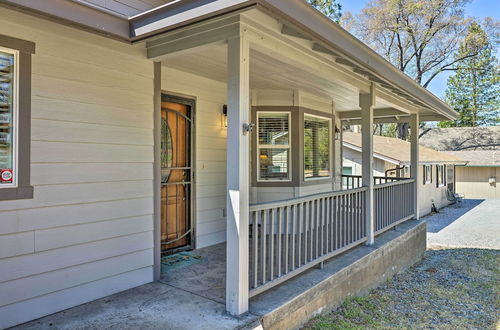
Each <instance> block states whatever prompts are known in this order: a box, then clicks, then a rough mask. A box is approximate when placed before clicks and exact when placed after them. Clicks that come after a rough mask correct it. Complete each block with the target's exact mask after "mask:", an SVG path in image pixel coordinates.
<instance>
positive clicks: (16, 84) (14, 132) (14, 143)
mask: <svg viewBox="0 0 500 330" xmlns="http://www.w3.org/2000/svg"><path fill="white" fill-rule="evenodd" d="M0 51H2V52H4V53H7V54H11V55H14V79H13V81H12V83H13V86H14V88H13V91H14V95H13V97H12V99H13V101H14V102H13V109H12V172H13V177H12V183H8V184H0V189H5V188H17V187H18V168H17V167H18V166H17V165H18V154H19V153H18V145H19V141H18V140H19V132H18V131H19V129H18V126H19V123H18V118H19V51H18V50H16V49H10V48H5V47H0Z"/></svg>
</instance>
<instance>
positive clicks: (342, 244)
mask: <svg viewBox="0 0 500 330" xmlns="http://www.w3.org/2000/svg"><path fill="white" fill-rule="evenodd" d="M414 181H415V180H413V179H404V180H401V179H397V180H396V181H394V182H387V183H384V184H380V185H376V186H374V213H375V219H374V222H375V229H374V231H375V235H377V234H380V233H382V232H384V231H386V230H388V229H390V228H393V227H395V226H396V225H397V224H399V223H401V222H403V221H406V220H408V219H411V218H412V217H413V184H414V183H415V182H414ZM367 190H368V188H367V187H360V188H354V189H350V190H343V191H334V192H329V193H323V194H316V195H310V196H305V197H300V198H294V199H289V200H284V201H277V202H269V203H260V204H252V205H250V217H249V222H250V228H249V272H250V273H249V283H250V287H249V296H250V297H252V296H255V295H257V294H259V293H261V292H264V291H266V290H268V289H270V288H271V287H273V286H275V285H278V284H280V283H282V282H283V281H286V280H287V279H289V278H291V277H293V276H295V275H298V274H300V273H301V272H303V271H305V270H307V269H309V268H311V267H314V266H315V265H318V264H320V263H322V262H323V261H325V260H327V259H329V258H331V257H333V256H335V255H338V254H340V253H342V252H344V251H346V250H348V249H351V248H353V247H355V246H357V245H360V244H362V243H364V242H366V240H367V238H366V237H367V236H366V234H367V233H366V222H365V200H366V191H367Z"/></svg>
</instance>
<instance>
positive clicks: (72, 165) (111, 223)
mask: <svg viewBox="0 0 500 330" xmlns="http://www.w3.org/2000/svg"><path fill="white" fill-rule="evenodd" d="M0 30H1V31H2V33H3V34H8V35H9V36H12V37H16V38H20V39H25V40H30V41H33V42H35V43H36V54H34V55H33V57H32V131H31V138H32V145H31V161H32V168H31V182H32V184H33V186H34V198H33V199H28V200H17V201H0V328H3V327H6V326H11V325H14V324H16V323H20V322H25V321H28V320H30V319H33V318H36V317H40V316H43V315H46V314H50V313H54V312H56V311H59V310H61V309H66V308H69V307H71V306H74V305H77V304H81V303H83V302H86V301H89V300H92V299H96V298H99V297H102V296H105V295H108V294H112V293H115V292H118V291H120V290H124V289H128V288H131V287H134V286H136V285H140V284H144V283H147V282H150V281H152V279H153V276H152V265H153V257H152V254H153V252H152V251H153V232H152V230H153V215H152V214H153V182H152V179H153V173H152V168H153V64H152V62H150V61H148V60H147V59H146V56H145V54H146V52H145V49H144V45H140V46H131V45H127V44H125V43H120V42H116V41H112V40H109V39H106V38H102V37H98V36H96V35H92V34H89V33H85V32H82V31H78V30H76V29H73V28H69V27H65V26H62V25H59V24H55V23H52V22H49V21H47V20H43V19H40V18H35V17H32V16H28V15H24V14H20V13H16V12H14V11H12V10H9V9H5V8H3V9H2V15H0Z"/></svg>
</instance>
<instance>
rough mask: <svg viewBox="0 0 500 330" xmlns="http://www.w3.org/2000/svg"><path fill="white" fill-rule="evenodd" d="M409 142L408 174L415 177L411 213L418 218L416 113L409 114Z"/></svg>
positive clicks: (417, 118)
mask: <svg viewBox="0 0 500 330" xmlns="http://www.w3.org/2000/svg"><path fill="white" fill-rule="evenodd" d="M410 129H411V135H410V139H411V141H410V143H411V159H410V176H411V178H412V179H415V182H414V184H413V214H414V215H415V219H417V220H418V219H420V211H419V206H418V186H419V184H420V175H419V173H420V168H419V166H418V162H419V160H418V146H419V143H418V140H419V138H418V135H419V115H418V113H415V114H412V115H410Z"/></svg>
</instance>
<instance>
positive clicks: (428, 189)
mask: <svg viewBox="0 0 500 330" xmlns="http://www.w3.org/2000/svg"><path fill="white" fill-rule="evenodd" d="M343 157H344V159H343V166H350V167H352V168H353V170H352V174H353V175H361V170H362V165H361V163H362V161H361V152H359V151H356V150H352V149H350V148H347V147H344V148H343ZM395 167H396V165H394V164H392V163H389V162H387V161H384V160H381V159H377V158H374V162H373V168H374V170H373V175H375V176H385V170H386V169H390V168H395ZM418 168H419V171H420V180H419V182H417V184H418V185H419V188H418V189H419V191H418V196H419V212H420V216H421V217H422V216H425V215H427V214H429V213H430V212H431V207H432V203H434V204H435V205H436V207H437V208H441V207H444V206H446V205H449V204H450V202H449V201H448V199H447V198H446V189H447V185H444V186H442V187H436V165H432V182H431V183H428V184H424V183H423V177H424V170H423V166H422V165H419V166H418ZM457 186H458V184H457Z"/></svg>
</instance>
